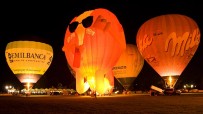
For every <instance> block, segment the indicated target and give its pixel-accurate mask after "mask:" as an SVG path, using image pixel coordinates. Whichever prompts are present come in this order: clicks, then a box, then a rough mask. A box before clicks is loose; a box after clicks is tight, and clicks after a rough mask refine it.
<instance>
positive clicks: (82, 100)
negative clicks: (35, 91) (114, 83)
mask: <svg viewBox="0 0 203 114" xmlns="http://www.w3.org/2000/svg"><path fill="white" fill-rule="evenodd" d="M0 101H1V102H0V107H1V108H0V113H1V114H6V113H9V114H10V113H15V114H16V113H17V114H22V113H26V114H41V113H43V114H80V113H83V114H87V113H88V114H92V113H96V114H112V113H115V114H118V113H119V114H135V113H141V114H143V113H144V114H172V113H175V114H177V113H184V114H192V113H193V114H202V113H203V108H202V107H203V94H181V95H180V96H150V95H149V94H134V95H111V96H98V97H97V98H94V97H91V96H62V95H61V96H60V95H59V96H33V95H31V96H28V97H26V96H0Z"/></svg>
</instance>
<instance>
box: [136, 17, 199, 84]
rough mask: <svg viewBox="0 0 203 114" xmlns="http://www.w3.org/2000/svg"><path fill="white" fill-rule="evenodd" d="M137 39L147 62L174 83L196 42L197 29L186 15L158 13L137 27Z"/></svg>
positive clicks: (167, 81)
mask: <svg viewBox="0 0 203 114" xmlns="http://www.w3.org/2000/svg"><path fill="white" fill-rule="evenodd" d="M136 43H137V46H138V49H139V51H140V53H141V54H142V56H143V57H144V59H145V60H146V61H147V62H148V63H149V65H151V66H152V68H153V69H154V70H155V71H156V72H157V73H158V74H159V75H160V76H161V77H162V78H163V79H165V80H166V83H167V84H168V85H169V86H170V87H173V86H174V84H175V83H176V81H177V79H178V77H179V76H180V75H181V73H182V72H183V70H184V69H185V68H186V66H187V65H188V63H189V61H190V60H191V59H192V57H193V56H194V54H195V52H196V50H197V48H198V46H199V43H200V30H199V28H198V25H197V23H196V22H195V21H194V20H193V19H192V18H190V17H188V16H185V15H180V14H166V15H161V16H157V17H154V18H152V19H150V20H148V21H146V22H145V23H144V24H143V25H142V26H141V27H140V29H139V31H138V33H137V36H136ZM171 79H175V80H171Z"/></svg>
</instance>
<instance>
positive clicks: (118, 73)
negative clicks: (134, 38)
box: [113, 44, 144, 90]
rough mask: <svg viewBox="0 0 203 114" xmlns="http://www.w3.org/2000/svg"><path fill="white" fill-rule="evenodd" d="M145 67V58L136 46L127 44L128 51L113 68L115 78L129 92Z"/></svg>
mask: <svg viewBox="0 0 203 114" xmlns="http://www.w3.org/2000/svg"><path fill="white" fill-rule="evenodd" d="M143 65H144V58H143V57H142V56H141V54H140V52H139V51H138V49H137V46H136V45H134V44H127V45H126V50H125V51H124V52H123V53H122V55H121V56H120V58H119V60H118V61H117V63H116V65H115V66H114V67H113V73H114V76H115V78H116V79H117V80H118V81H119V82H120V83H121V85H122V86H123V87H124V88H125V89H126V90H128V89H129V87H130V86H131V85H132V83H133V81H134V80H135V79H136V77H137V76H138V74H139V73H140V71H141V70H142V68H143Z"/></svg>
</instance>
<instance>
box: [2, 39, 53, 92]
mask: <svg viewBox="0 0 203 114" xmlns="http://www.w3.org/2000/svg"><path fill="white" fill-rule="evenodd" d="M5 56H6V61H7V63H8V66H9V67H10V69H11V70H12V72H13V73H14V74H15V75H16V77H17V78H18V79H19V81H20V82H21V83H23V84H25V86H27V87H26V88H28V90H29V88H31V87H32V86H33V84H35V83H36V82H37V81H38V80H39V79H40V77H41V76H42V75H43V74H44V73H45V72H46V71H47V69H48V68H49V66H50V64H51V62H52V58H53V49H52V47H51V46H50V45H48V44H45V43H41V42H36V41H12V42H9V43H8V44H7V46H6V50H5Z"/></svg>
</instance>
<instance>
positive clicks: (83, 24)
mask: <svg viewBox="0 0 203 114" xmlns="http://www.w3.org/2000/svg"><path fill="white" fill-rule="evenodd" d="M125 47H126V43H125V35H124V31H123V28H122V25H121V24H120V23H119V21H118V19H117V17H116V16H115V15H114V14H113V13H112V12H110V11H109V10H107V9H103V8H98V9H94V10H89V11H85V12H84V13H82V14H81V15H79V16H78V17H75V18H74V19H73V20H72V21H71V22H70V24H69V26H68V28H67V31H66V34H65V39H64V46H63V48H62V49H63V51H64V52H65V56H66V58H67V61H68V64H69V65H70V66H71V68H72V69H73V70H74V71H75V72H76V90H77V92H78V93H84V92H85V91H86V90H85V88H84V85H85V83H88V84H89V86H90V89H91V90H93V91H97V92H98V93H100V94H103V93H104V92H105V90H106V87H104V80H105V75H106V74H108V73H109V72H110V71H111V69H112V67H113V66H114V65H115V64H116V62H117V60H118V59H119V56H120V55H121V53H122V52H123V51H124V49H125Z"/></svg>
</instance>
